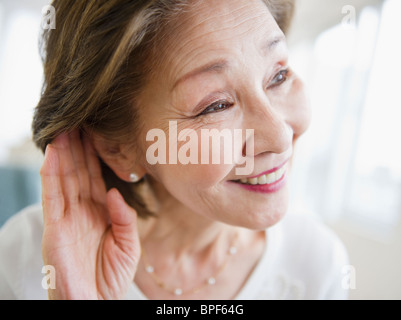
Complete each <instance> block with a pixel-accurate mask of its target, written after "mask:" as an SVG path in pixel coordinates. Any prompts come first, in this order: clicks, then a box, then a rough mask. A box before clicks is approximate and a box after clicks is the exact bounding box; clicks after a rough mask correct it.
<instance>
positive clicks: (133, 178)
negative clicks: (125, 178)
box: [129, 173, 139, 183]
mask: <svg viewBox="0 0 401 320" xmlns="http://www.w3.org/2000/svg"><path fill="white" fill-rule="evenodd" d="M129 180H130V181H131V182H132V183H136V182H138V181H139V177H138V175H137V174H135V173H131V174H130V175H129Z"/></svg>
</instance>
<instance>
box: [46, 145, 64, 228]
mask: <svg viewBox="0 0 401 320" xmlns="http://www.w3.org/2000/svg"><path fill="white" fill-rule="evenodd" d="M40 176H41V182H42V206H43V220H44V223H45V224H51V223H53V222H57V221H58V220H59V219H61V218H63V217H64V196H63V190H62V188H61V183H60V162H59V157H58V152H57V149H55V148H54V147H53V146H52V145H50V144H49V145H48V146H47V148H46V152H45V159H44V162H43V165H42V168H41V170H40Z"/></svg>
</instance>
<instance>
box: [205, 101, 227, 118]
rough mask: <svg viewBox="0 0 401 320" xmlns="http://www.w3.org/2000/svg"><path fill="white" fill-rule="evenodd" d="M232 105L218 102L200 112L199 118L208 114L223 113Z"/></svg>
mask: <svg viewBox="0 0 401 320" xmlns="http://www.w3.org/2000/svg"><path fill="white" fill-rule="evenodd" d="M232 105H233V104H232V103H229V102H227V101H218V102H215V103H213V104H211V105H210V106H208V107H207V108H206V109H205V110H203V111H202V113H200V114H199V116H203V115H206V114H209V113H215V112H220V111H224V110H226V109H228V108H230V107H232Z"/></svg>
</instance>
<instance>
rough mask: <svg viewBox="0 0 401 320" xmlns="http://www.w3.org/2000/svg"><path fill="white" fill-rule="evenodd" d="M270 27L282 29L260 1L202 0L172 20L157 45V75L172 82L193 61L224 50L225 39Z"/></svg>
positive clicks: (237, 37) (264, 30)
mask: <svg viewBox="0 0 401 320" xmlns="http://www.w3.org/2000/svg"><path fill="white" fill-rule="evenodd" d="M269 28H270V29H272V30H273V29H274V30H275V31H277V29H279V28H278V26H277V24H276V22H275V20H274V18H273V17H272V15H271V14H270V12H269V10H268V8H267V6H266V5H265V4H264V3H263V2H262V1H260V0H234V1H233V0H204V1H199V2H197V5H195V6H194V7H191V9H190V10H188V11H186V12H185V13H183V14H180V15H178V16H177V17H176V19H174V21H172V22H171V23H170V26H169V28H168V30H169V34H168V35H166V37H164V38H163V40H162V41H161V42H160V43H159V44H158V51H157V52H156V54H157V55H158V59H156V60H157V61H159V63H158V65H157V66H156V69H157V71H158V72H157V75H158V77H160V75H161V74H163V75H164V77H163V81H170V82H172V81H174V79H175V78H176V77H177V76H178V75H179V74H180V73H182V71H183V70H185V69H186V68H187V67H188V65H190V64H192V63H193V62H194V61H197V60H201V59H207V58H208V57H209V56H210V55H211V54H216V55H217V54H218V52H219V51H220V50H222V51H223V50H224V49H225V48H226V44H225V42H227V41H230V40H231V39H233V40H234V39H235V40H237V39H241V38H242V37H246V36H248V35H249V34H254V33H255V32H258V33H261V34H263V35H265V34H266V30H269ZM260 31H262V32H260ZM272 32H273V31H272ZM257 40H258V39H254V41H257ZM260 40H262V39H260ZM233 43H241V41H234V42H233ZM253 45H254V43H253Z"/></svg>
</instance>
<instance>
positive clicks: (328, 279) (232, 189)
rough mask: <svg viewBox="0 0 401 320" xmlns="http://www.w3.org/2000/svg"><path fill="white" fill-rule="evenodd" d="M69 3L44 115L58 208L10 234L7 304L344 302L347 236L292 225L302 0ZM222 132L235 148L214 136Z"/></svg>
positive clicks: (60, 9) (41, 139)
mask: <svg viewBox="0 0 401 320" xmlns="http://www.w3.org/2000/svg"><path fill="white" fill-rule="evenodd" d="M53 6H54V7H55V10H56V13H57V19H56V21H57V25H56V29H55V30H48V31H47V32H46V33H45V34H44V37H43V39H44V41H43V43H44V46H43V49H44V50H43V51H44V70H45V85H44V90H43V93H42V97H41V100H40V102H39V104H38V106H37V108H36V112H35V116H34V121H33V132H34V140H35V142H36V144H37V145H38V146H39V147H40V148H41V149H42V150H43V151H44V152H45V160H44V163H43V167H42V169H41V177H42V194H43V201H42V206H41V207H30V208H27V209H26V210H24V211H22V212H21V213H19V214H18V215H16V216H15V217H14V218H12V219H11V220H10V221H9V222H8V223H7V224H6V225H5V226H4V227H3V229H2V231H1V233H0V241H1V250H0V260H1V262H0V263H1V265H0V297H1V298H17V299H30V298H33V299H39V298H47V297H48V298H50V299H282V298H286V299H296V298H300V299H341V298H345V297H346V291H345V290H344V289H343V288H342V282H343V280H344V279H343V277H344V275H343V274H342V268H343V267H344V266H345V265H346V264H347V258H346V253H345V251H344V248H343V246H342V244H341V243H340V242H339V240H338V239H337V238H336V236H334V235H333V234H332V233H331V232H330V231H329V230H328V229H327V228H325V227H323V226H322V225H320V224H318V223H317V222H315V221H312V220H310V219H308V218H305V217H303V216H301V215H294V214H291V213H288V214H287V215H286V212H287V206H288V201H289V175H290V171H291V159H292V157H293V152H294V145H295V143H296V141H297V139H298V138H299V137H300V136H301V135H302V134H303V133H304V132H305V130H306V129H307V127H308V124H309V119H310V114H309V110H308V106H307V101H306V98H305V95H304V88H303V85H302V82H301V80H300V79H299V78H298V77H297V76H296V75H295V74H294V72H293V71H291V69H290V68H289V66H288V52H287V47H286V40H285V32H286V31H287V28H288V25H289V22H290V19H291V17H292V13H293V1H289V0H202V1H199V0H141V1H139V0H138V1H131V0H107V1H106V0H96V1H90V0H85V1H75V0H55V1H54V3H53ZM154 130H157V131H156V132H159V133H160V132H161V133H163V134H164V137H163V135H160V134H154V132H155V131H154ZM223 131H224V132H225V133H234V134H232V135H231V137H232V138H233V141H231V142H233V144H234V145H235V146H237V147H234V148H230V146H231V145H230V140H229V139H228V140H226V139H224V144H217V146H216V143H209V142H210V141H209V140H213V139H214V138H215V137H216V135H217V140H221V139H220V138H221V137H224V138H225V137H226V136H229V135H222V134H221V133H222V132H223ZM204 132H208V133H209V135H208V136H207V135H205V134H203V133H204ZM214 141H216V139H215V140H214ZM227 141H228V142H227ZM205 145H206V146H207V147H205ZM163 146H164V147H165V148H164V150H163ZM232 149H233V150H232ZM227 150H229V151H232V158H233V161H221V160H222V159H223V157H220V161H214V160H216V159H214V158H213V159H214V160H212V155H215V154H216V153H217V155H221V153H224V154H226V151H227ZM166 151H167V153H168V155H167V154H165V153H166ZM205 151H207V153H206V155H204V152H205ZM201 158H202V160H206V161H201V160H200V159H201ZM217 158H219V157H217ZM197 160H199V161H197ZM207 160H210V161H207ZM217 160H218V159H217ZM244 163H246V164H248V165H249V164H250V165H249V166H247V167H248V169H249V170H242V171H241V170H240V169H244ZM245 171H247V172H245ZM285 215H286V217H284V216H285ZM41 253H42V254H41ZM42 257H43V260H42ZM43 266H44V268H42V267H43ZM42 272H43V273H42Z"/></svg>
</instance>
